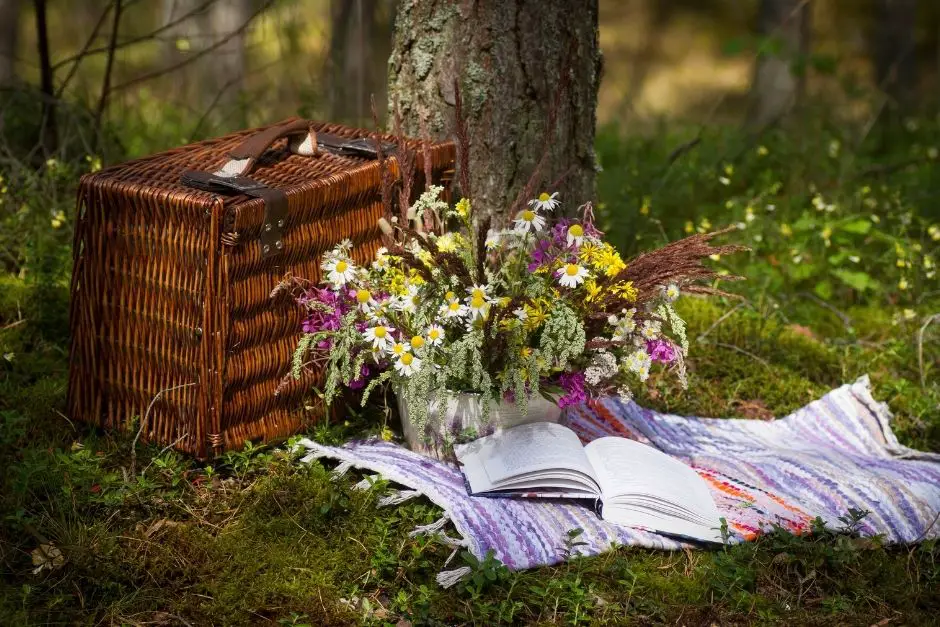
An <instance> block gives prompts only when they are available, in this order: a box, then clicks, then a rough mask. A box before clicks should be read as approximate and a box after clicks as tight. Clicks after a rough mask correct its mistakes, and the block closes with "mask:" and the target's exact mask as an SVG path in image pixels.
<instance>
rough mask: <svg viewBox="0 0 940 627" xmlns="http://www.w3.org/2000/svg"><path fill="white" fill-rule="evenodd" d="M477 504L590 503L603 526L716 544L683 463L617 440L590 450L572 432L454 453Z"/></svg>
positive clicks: (538, 432) (502, 440)
mask: <svg viewBox="0 0 940 627" xmlns="http://www.w3.org/2000/svg"><path fill="white" fill-rule="evenodd" d="M455 452H456V454H457V460H458V461H459V462H460V464H461V466H462V470H463V473H464V477H465V478H466V480H467V485H468V491H469V492H470V494H472V495H474V496H516V497H528V498H533V497H534V498H582V499H592V500H594V501H595V503H596V504H599V505H600V506H601V509H600V514H601V517H602V518H603V519H604V520H607V521H610V522H612V523H616V524H619V525H626V526H629V527H641V528H644V529H648V530H650V531H656V532H658V533H663V534H666V535H674V536H680V537H683V538H687V539H692V540H699V541H706V542H721V541H722V537H721V530H720V527H721V520H720V516H721V514H719V513H718V509H717V508H716V507H715V502H714V501H713V500H712V497H711V494H710V493H709V490H708V486H707V484H706V483H705V480H704V479H702V478H701V477H700V476H699V475H698V474H697V473H696V472H695V471H694V470H692V469H691V468H689V467H688V466H686V465H685V464H683V463H682V462H680V461H678V460H676V459H673V458H672V457H669V456H668V455H666V454H665V453H663V452H661V451H658V450H656V449H655V448H652V447H650V446H647V445H645V444H640V443H639V442H635V441H633V440H628V439H626V438H618V437H607V438H599V439H597V440H594V441H593V442H590V443H589V444H588V445H587V446H582V445H581V440H579V439H578V436H577V435H575V433H574V431H572V430H571V429H569V428H567V427H565V426H562V425H559V424H554V423H549V422H535V423H530V424H526V425H521V426H518V427H513V428H511V429H506V430H504V431H499V432H497V433H494V434H493V435H490V436H486V437H484V438H480V439H478V440H474V441H473V442H470V443H468V444H461V445H458V446H457V447H455Z"/></svg>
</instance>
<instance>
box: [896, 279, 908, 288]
mask: <svg viewBox="0 0 940 627" xmlns="http://www.w3.org/2000/svg"><path fill="white" fill-rule="evenodd" d="M909 287H910V285H909V284H908V282H907V279H905V278H904V277H901V280H900V281H898V289H899V290H906V289H907V288H909Z"/></svg>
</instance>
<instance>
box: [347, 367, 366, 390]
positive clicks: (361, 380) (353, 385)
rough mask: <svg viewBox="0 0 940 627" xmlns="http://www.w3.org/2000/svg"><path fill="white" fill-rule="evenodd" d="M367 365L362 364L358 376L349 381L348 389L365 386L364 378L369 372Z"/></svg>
mask: <svg viewBox="0 0 940 627" xmlns="http://www.w3.org/2000/svg"><path fill="white" fill-rule="evenodd" d="M370 372H371V371H370V370H369V366H367V365H365V364H363V365H362V369H361V370H360V371H359V376H358V377H356V378H355V379H353V380H352V381H350V382H349V389H350V390H361V389H362V388H364V387H365V386H366V378H367V377H368V376H369V374H370Z"/></svg>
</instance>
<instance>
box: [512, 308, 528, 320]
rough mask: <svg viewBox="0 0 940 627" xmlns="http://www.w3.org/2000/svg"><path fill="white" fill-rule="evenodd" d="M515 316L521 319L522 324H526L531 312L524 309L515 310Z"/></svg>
mask: <svg viewBox="0 0 940 627" xmlns="http://www.w3.org/2000/svg"><path fill="white" fill-rule="evenodd" d="M512 313H513V315H514V316H516V317H517V318H519V320H521V321H522V322H525V321H526V320H528V319H529V312H527V311H526V310H525V308H524V307H519V308H518V309H514V310H513V312H512Z"/></svg>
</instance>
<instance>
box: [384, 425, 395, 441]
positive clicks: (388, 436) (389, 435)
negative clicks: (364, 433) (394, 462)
mask: <svg viewBox="0 0 940 627" xmlns="http://www.w3.org/2000/svg"><path fill="white" fill-rule="evenodd" d="M381 437H382V439H383V440H384V441H386V442H391V441H392V438H393V437H395V432H394V431H392V430H391V429H389V428H388V427H382V435H381Z"/></svg>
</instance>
